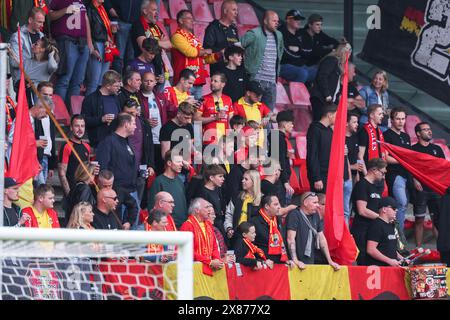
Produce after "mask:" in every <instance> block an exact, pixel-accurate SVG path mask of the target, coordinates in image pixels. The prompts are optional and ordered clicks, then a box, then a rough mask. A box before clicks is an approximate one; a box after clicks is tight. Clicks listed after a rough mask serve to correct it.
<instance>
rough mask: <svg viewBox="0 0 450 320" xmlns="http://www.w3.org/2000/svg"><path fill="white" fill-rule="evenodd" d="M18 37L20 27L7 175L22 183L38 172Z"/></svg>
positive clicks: (20, 43)
mask: <svg viewBox="0 0 450 320" xmlns="http://www.w3.org/2000/svg"><path fill="white" fill-rule="evenodd" d="M20 37H21V36H20V28H18V38H19V39H18V40H19V56H20V66H21V73H20V84H19V94H18V98H17V107H16V119H15V124H14V136H13V143H12V149H11V157H10V165H9V171H8V176H9V177H12V178H14V179H15V180H16V181H17V182H18V183H19V184H22V183H24V182H25V181H27V180H28V179H30V178H32V177H34V176H35V175H37V174H38V173H39V162H38V160H37V147H36V139H35V136H34V130H33V127H32V126H31V121H30V113H29V112H28V102H27V97H26V92H25V75H24V74H23V59H22V41H21V38H20Z"/></svg>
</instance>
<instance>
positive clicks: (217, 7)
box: [212, 0, 223, 19]
mask: <svg viewBox="0 0 450 320" xmlns="http://www.w3.org/2000/svg"><path fill="white" fill-rule="evenodd" d="M222 3H223V1H222V0H219V1H214V3H213V4H212V5H213V8H214V16H215V17H216V19H220V16H221V15H222V13H221V9H222Z"/></svg>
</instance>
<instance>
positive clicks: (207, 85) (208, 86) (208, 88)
mask: <svg viewBox="0 0 450 320" xmlns="http://www.w3.org/2000/svg"><path fill="white" fill-rule="evenodd" d="M210 93H211V78H210V77H208V78H206V83H205V84H204V85H203V87H202V95H203V96H206V95H208V94H210Z"/></svg>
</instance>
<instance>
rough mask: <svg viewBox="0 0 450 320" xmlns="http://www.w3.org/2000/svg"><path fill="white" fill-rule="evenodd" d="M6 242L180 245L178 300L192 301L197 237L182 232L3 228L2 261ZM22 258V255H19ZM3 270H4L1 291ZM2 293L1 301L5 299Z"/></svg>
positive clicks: (0, 231) (1, 237)
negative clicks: (195, 241)
mask: <svg viewBox="0 0 450 320" xmlns="http://www.w3.org/2000/svg"><path fill="white" fill-rule="evenodd" d="M2 241H29V242H34V241H53V242H80V243H95V242H97V243H108V244H123V243H126V244H136V245H147V244H149V243H154V244H161V245H176V246H177V247H178V251H177V262H176V263H177V299H178V300H192V299H193V295H194V280H193V277H194V275H193V264H194V258H193V255H194V253H193V235H192V233H191V232H180V231H170V232H167V231H165V232H164V231H151V232H148V231H125V230H84V229H39V228H10V227H1V228H0V259H3V257H1V250H2V248H3V243H2ZM18 256H20V254H19V255H18ZM1 281H2V271H1V268H0V290H1V288H2V287H1V285H2V283H1ZM1 299H2V298H1V294H0V300H1Z"/></svg>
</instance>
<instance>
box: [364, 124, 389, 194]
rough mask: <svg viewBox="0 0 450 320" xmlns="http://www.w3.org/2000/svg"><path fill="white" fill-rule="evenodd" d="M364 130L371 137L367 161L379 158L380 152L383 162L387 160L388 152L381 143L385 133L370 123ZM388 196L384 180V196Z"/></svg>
mask: <svg viewBox="0 0 450 320" xmlns="http://www.w3.org/2000/svg"><path fill="white" fill-rule="evenodd" d="M364 129H365V130H366V131H367V135H368V136H369V144H368V146H367V161H369V160H371V159H373V158H379V157H380V153H379V152H378V151H380V152H381V158H382V159H383V160H386V151H385V149H384V146H383V144H381V143H380V142H384V136H383V132H381V130H380V127H377V128H374V127H373V126H372V124H371V123H370V121H369V122H367V123H366V124H365V125H364ZM377 130H378V135H379V136H380V139H379V141H380V142H378V141H377V140H378V139H377V133H376V131H377ZM378 148H379V149H378ZM388 195H389V194H388V187H387V184H386V180H384V189H383V194H382V196H383V197H387V196H388Z"/></svg>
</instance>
